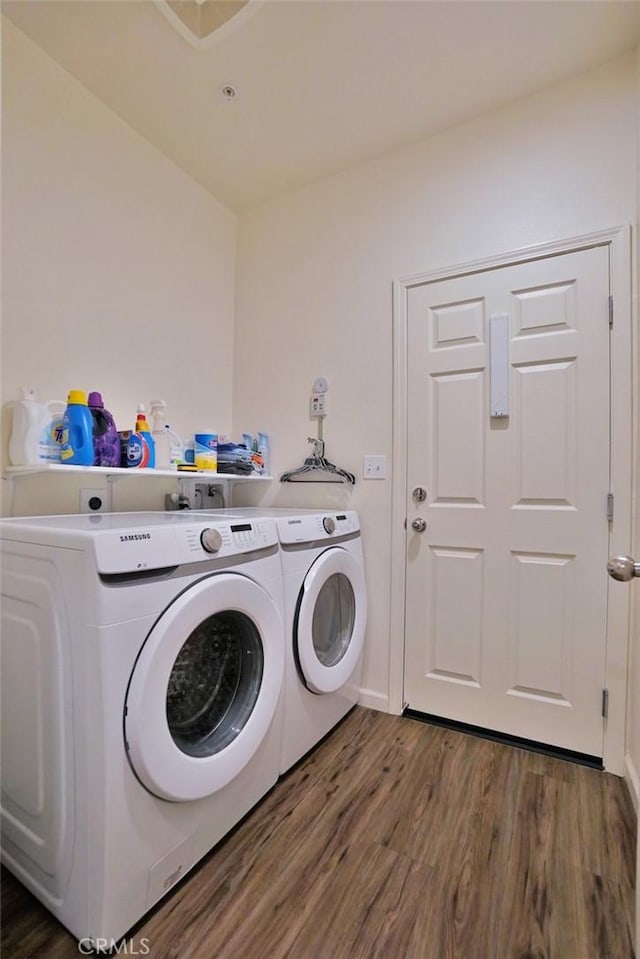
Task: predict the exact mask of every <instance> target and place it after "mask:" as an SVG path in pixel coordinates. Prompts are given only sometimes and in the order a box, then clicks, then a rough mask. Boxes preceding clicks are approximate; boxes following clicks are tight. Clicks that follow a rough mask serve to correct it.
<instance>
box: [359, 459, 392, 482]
mask: <svg viewBox="0 0 640 959" xmlns="http://www.w3.org/2000/svg"><path fill="white" fill-rule="evenodd" d="M362 478H363V479H386V478H387V457H386V456H365V457H364V459H363V460H362Z"/></svg>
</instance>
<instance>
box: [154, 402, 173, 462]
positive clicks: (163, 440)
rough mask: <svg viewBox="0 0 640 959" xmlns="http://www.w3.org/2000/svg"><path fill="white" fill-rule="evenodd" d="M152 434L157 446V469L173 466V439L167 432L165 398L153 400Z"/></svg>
mask: <svg viewBox="0 0 640 959" xmlns="http://www.w3.org/2000/svg"><path fill="white" fill-rule="evenodd" d="M149 413H150V416H151V436H152V437H153V443H154V446H155V454H156V469H159V470H168V469H169V468H170V467H171V440H170V438H169V434H168V432H167V425H166V422H165V420H166V415H167V404H166V403H165V401H164V400H151V403H150V404H149Z"/></svg>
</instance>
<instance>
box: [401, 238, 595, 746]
mask: <svg viewBox="0 0 640 959" xmlns="http://www.w3.org/2000/svg"><path fill="white" fill-rule="evenodd" d="M407 296H408V300H407V317H408V330H407V337H408V340H407V345H408V370H407V378H408V461H407V477H408V488H407V570H406V638H405V701H406V702H407V704H408V706H409V707H411V708H412V709H416V710H420V711H422V712H425V713H430V714H433V715H437V716H442V717H447V718H449V719H453V720H456V721H459V722H463V723H470V724H472V725H475V726H481V727H485V728H488V729H493V730H499V731H501V732H504V733H507V734H509V735H512V736H517V737H524V738H526V739H531V740H535V741H538V742H542V743H547V744H552V745H555V746H559V747H562V748H565V749H570V750H575V751H577V752H581V753H587V754H589V755H593V756H602V754H603V718H602V692H603V685H604V676H605V651H606V626H607V589H608V582H607V581H608V577H607V571H606V564H607V557H608V537H609V522H608V519H607V495H608V491H609V460H610V413H609V409H610V403H609V389H610V385H609V384H610V363H609V336H610V333H609V322H608V298H609V260H608V248H607V247H606V246H601V247H594V248H591V249H586V250H580V251H577V252H571V253H564V254H562V255H557V256H548V257H545V258H542V259H539V260H533V261H529V262H523V263H518V264H515V265H509V266H503V267H497V268H495V269H492V270H486V271H482V272H476V273H470V274H468V275H461V276H459V277H457V278H454V279H448V280H438V281H435V282H432V283H424V284H422V285H417V286H414V287H411V288H410V289H409V290H408V292H407ZM492 338H493V343H492ZM496 409H498V410H499V411H500V413H501V414H502V415H492V413H495V411H496ZM420 490H424V493H421V492H420ZM425 493H426V496H425ZM420 496H424V498H423V499H422V500H420ZM421 520H424V522H425V523H426V526H425V527H424V529H422V531H421V527H422V526H423V523H421V522H420V521H421ZM414 524H415V528H414Z"/></svg>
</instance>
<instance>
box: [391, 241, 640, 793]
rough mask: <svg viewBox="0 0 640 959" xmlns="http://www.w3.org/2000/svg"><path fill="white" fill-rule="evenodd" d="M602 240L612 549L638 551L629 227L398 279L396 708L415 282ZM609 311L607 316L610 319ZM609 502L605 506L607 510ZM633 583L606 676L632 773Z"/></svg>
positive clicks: (616, 606) (610, 741) (608, 735)
mask: <svg viewBox="0 0 640 959" xmlns="http://www.w3.org/2000/svg"><path fill="white" fill-rule="evenodd" d="M595 246H608V247H609V251H610V252H609V269H610V276H609V282H610V291H611V293H612V295H613V298H614V304H615V317H614V324H613V329H612V335H611V424H612V428H611V492H612V493H613V494H614V499H615V512H614V519H613V523H612V524H611V529H610V536H609V542H610V549H611V553H612V554H613V553H629V552H630V549H631V516H632V513H631V509H632V488H633V487H632V480H633V475H632V473H633V463H632V449H633V433H632V430H633V415H632V389H633V385H634V383H633V376H634V371H633V352H632V344H633V343H635V342H637V340H636V333H635V330H633V328H632V324H633V317H632V310H631V228H630V226H628V225H624V226H619V227H614V228H612V229H610V230H602V231H599V232H595V233H588V234H584V235H581V236H577V237H572V238H569V239H564V240H556V241H553V242H550V243H541V244H536V245H534V246H529V247H525V248H524V249H519V250H513V251H510V252H508V253H503V254H501V255H499V256H494V257H488V258H483V259H479V260H473V261H471V262H468V263H462V264H458V265H455V266H450V267H443V268H440V269H438V270H432V271H429V272H426V273H420V274H415V275H412V276H408V277H402V278H400V279H397V280H395V281H394V283H393V449H392V459H393V474H392V475H393V483H392V491H391V520H392V529H391V607H390V645H389V711H390V712H392V713H396V714H400V713H401V712H402V710H403V708H404V706H405V702H404V642H405V639H404V636H405V615H406V608H405V589H406V564H405V558H406V530H405V522H406V487H407V396H408V382H407V298H408V292H409V290H410V289H411V288H412V287H415V286H421V285H423V284H425V283H433V282H436V281H438V280H450V279H455V278H456V277H458V276H463V275H466V274H470V273H482V272H485V271H488V270H492V269H497V268H500V267H506V266H512V265H515V264H517V263H523V262H526V261H528V260H537V259H542V258H544V257H549V256H559V255H562V254H564V253H571V252H577V251H579V250H584V249H589V248H591V247H595ZM605 321H606V320H605V317H603V322H605ZM604 508H605V507H604V504H603V509H604ZM630 604H631V592H630V590H629V588H628V584H618V583H615V582H614V581H613V580H610V583H609V593H608V620H607V650H606V667H605V677H606V678H605V682H606V687H607V689H608V690H609V715H608V718H607V719H606V720H605V722H604V749H603V762H604V766H605V769H607V770H609V771H610V772H612V773H616V774H617V775H624V772H625V762H624V754H625V728H626V715H627V706H626V701H627V674H628V655H629V614H630Z"/></svg>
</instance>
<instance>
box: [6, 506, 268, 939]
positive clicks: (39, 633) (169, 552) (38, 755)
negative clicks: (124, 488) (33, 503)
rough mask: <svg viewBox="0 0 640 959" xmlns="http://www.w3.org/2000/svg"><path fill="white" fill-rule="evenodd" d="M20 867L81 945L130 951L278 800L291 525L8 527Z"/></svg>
mask: <svg viewBox="0 0 640 959" xmlns="http://www.w3.org/2000/svg"><path fill="white" fill-rule="evenodd" d="M0 536H1V540H2V573H3V579H2V758H3V785H2V808H1V820H2V859H3V861H4V862H5V864H6V865H7V867H8V868H9V869H10V870H11V872H13V873H14V875H15V876H17V878H18V879H20V880H21V881H22V882H23V884H24V885H25V886H27V887H28V888H29V889H30V890H31V891H32V892H33V893H34V895H35V896H37V897H38V898H39V899H40V900H41V901H42V902H43V903H44V905H45V906H46V907H47V908H48V909H49V910H50V911H51V912H52V913H53V914H54V915H55V916H56V917H57V918H58V919H59V920H60V921H61V922H62V923H63V924H64V925H65V926H67V928H68V929H69V930H71V932H72V933H73V934H74V935H75V936H77V937H78V939H80V940H91V941H92V942H94V943H95V942H96V941H98V940H107V941H108V942H111V941H112V940H116V939H118V938H120V937H121V936H122V935H124V934H125V933H126V932H127V930H129V929H130V928H131V926H133V925H134V924H135V923H136V922H137V921H138V920H139V919H140V918H141V917H142V916H143V915H144V914H145V912H147V910H148V909H149V908H150V907H151V906H153V904H154V903H155V902H157V901H158V900H159V899H160V898H161V897H162V896H163V895H164V894H165V893H166V892H167V891H168V890H169V889H170V888H171V887H172V886H173V885H174V883H175V882H176V881H177V880H179V879H181V878H182V877H183V876H184V875H185V873H187V872H188V870H189V869H190V868H191V867H192V866H193V865H194V864H195V863H196V862H197V861H198V860H199V859H201V858H202V856H204V855H205V853H207V852H208V851H209V850H210V849H211V848H212V847H213V846H214V845H215V844H216V843H217V842H218V841H219V840H220V839H222V837H223V836H224V835H225V834H226V833H227V832H228V831H229V830H230V829H231V828H232V827H233V826H234V825H235V824H236V823H237V822H238V821H239V820H240V819H241V818H242V817H243V816H244V815H245V814H246V813H247V812H248V811H249V810H250V809H251V808H252V806H254V805H255V803H257V802H258V801H259V800H260V798H261V797H262V796H264V794H265V793H266V792H267V791H268V790H269V789H270V788H271V787H272V786H273V785H274V784H275V782H276V781H277V778H278V774H279V765H280V742H281V692H282V688H283V671H284V633H283V599H282V579H281V567H280V560H279V556H278V538H277V534H276V529H275V523H274V521H273V520H267V519H261V518H253V519H251V520H243V521H241V522H234V521H233V520H228V519H222V518H212V517H211V516H202V517H200V516H197V515H195V514H193V513H188V514H185V513H121V514H104V515H95V516H94V515H82V516H49V517H33V518H23V519H9V520H3V521H2V522H1V523H0Z"/></svg>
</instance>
